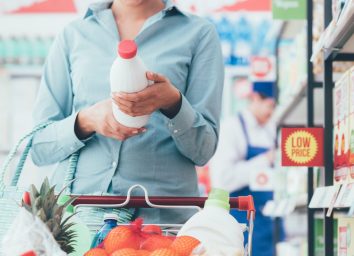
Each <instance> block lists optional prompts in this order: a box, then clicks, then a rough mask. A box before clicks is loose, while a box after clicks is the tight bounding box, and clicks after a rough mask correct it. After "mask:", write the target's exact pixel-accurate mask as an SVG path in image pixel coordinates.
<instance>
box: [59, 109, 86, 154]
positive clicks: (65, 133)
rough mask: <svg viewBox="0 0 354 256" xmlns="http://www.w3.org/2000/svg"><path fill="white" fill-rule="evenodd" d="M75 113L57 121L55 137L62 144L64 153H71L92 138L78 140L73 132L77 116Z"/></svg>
mask: <svg viewBox="0 0 354 256" xmlns="http://www.w3.org/2000/svg"><path fill="white" fill-rule="evenodd" d="M77 114H78V113H75V114H73V115H71V116H69V117H67V118H65V119H64V120H61V121H60V122H57V134H58V135H57V136H58V137H57V138H58V140H59V141H60V142H61V144H62V145H64V146H63V148H62V150H63V151H64V152H65V153H66V154H72V153H74V152H76V151H78V150H79V149H80V148H82V147H84V146H85V143H86V142H87V141H88V140H90V139H91V138H92V136H91V137H89V138H87V139H85V140H79V138H78V137H77V136H76V134H75V122H76V118H77Z"/></svg>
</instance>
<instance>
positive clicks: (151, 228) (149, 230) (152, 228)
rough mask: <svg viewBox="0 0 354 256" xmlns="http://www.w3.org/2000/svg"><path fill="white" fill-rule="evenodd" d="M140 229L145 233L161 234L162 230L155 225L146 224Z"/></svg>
mask: <svg viewBox="0 0 354 256" xmlns="http://www.w3.org/2000/svg"><path fill="white" fill-rule="evenodd" d="M142 231H143V232H144V233H146V234H154V235H162V230H161V228H160V227H159V226H157V225H146V226H144V227H143V229H142Z"/></svg>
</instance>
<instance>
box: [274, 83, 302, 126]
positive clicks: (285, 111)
mask: <svg viewBox="0 0 354 256" xmlns="http://www.w3.org/2000/svg"><path fill="white" fill-rule="evenodd" d="M306 88H307V86H306V85H305V84H304V83H303V84H301V88H300V89H299V91H298V92H297V93H296V94H294V95H293V96H292V97H291V96H289V100H288V102H287V104H286V105H282V106H281V105H278V106H277V108H276V109H275V112H274V117H273V118H274V121H275V123H276V124H278V125H280V124H282V123H283V122H284V121H285V119H286V118H287V117H288V116H289V115H290V114H291V112H292V111H293V110H294V109H295V108H296V106H297V105H298V104H299V103H300V101H301V100H302V99H303V98H304V97H305V95H306Z"/></svg>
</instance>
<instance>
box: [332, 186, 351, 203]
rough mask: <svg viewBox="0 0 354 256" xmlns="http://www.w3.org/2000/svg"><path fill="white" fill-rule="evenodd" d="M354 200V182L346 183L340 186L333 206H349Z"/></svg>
mask: <svg viewBox="0 0 354 256" xmlns="http://www.w3.org/2000/svg"><path fill="white" fill-rule="evenodd" d="M353 202H354V183H346V184H344V185H343V186H342V189H341V190H340V192H339V195H338V197H337V200H336V203H335V207H338V208H340V207H350V206H351V205H352V203H353Z"/></svg>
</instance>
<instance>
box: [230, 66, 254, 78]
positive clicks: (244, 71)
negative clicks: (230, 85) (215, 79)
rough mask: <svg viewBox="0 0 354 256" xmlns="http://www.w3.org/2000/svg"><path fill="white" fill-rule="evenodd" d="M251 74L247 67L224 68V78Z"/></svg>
mask: <svg viewBox="0 0 354 256" xmlns="http://www.w3.org/2000/svg"><path fill="white" fill-rule="evenodd" d="M250 74H251V68H250V67H249V66H245V67H242V66H241V67H240V66H225V76H226V77H234V76H249V75H250Z"/></svg>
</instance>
